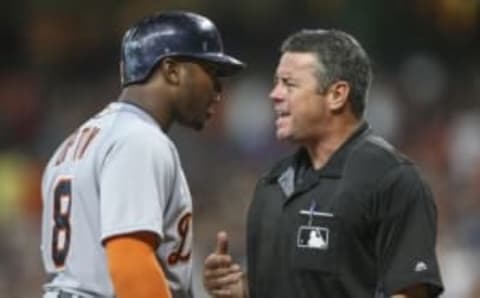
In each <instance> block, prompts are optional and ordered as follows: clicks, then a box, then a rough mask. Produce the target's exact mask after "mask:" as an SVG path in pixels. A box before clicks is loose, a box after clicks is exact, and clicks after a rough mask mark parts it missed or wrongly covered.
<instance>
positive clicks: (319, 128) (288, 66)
mask: <svg viewBox="0 0 480 298" xmlns="http://www.w3.org/2000/svg"><path fill="white" fill-rule="evenodd" d="M317 69H318V60H317V58H316V56H315V54H313V53H303V52H302V53H297V52H285V53H284V54H283V55H282V57H281V58H280V62H279V64H278V66H277V69H276V73H275V76H274V86H273V89H272V91H271V93H270V98H271V99H272V101H273V105H274V110H275V114H276V121H275V127H276V136H277V138H278V139H281V140H290V141H294V142H297V143H302V144H304V143H308V142H317V141H318V140H319V138H320V137H321V135H322V132H323V131H324V129H325V127H326V125H325V123H326V121H328V107H327V103H326V102H327V100H326V97H327V95H325V94H321V93H320V92H318V90H319V88H318V81H317V80H318V78H317V75H316V74H317Z"/></svg>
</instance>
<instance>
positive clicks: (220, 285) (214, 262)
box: [203, 231, 244, 298]
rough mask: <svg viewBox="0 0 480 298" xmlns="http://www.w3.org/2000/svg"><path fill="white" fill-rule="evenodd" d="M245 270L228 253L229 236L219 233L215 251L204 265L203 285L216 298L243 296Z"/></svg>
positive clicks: (240, 297)
mask: <svg viewBox="0 0 480 298" xmlns="http://www.w3.org/2000/svg"><path fill="white" fill-rule="evenodd" d="M242 277H243V272H242V271H241V270H240V266H239V265H238V264H236V263H233V260H232V257H231V256H230V255H229V254H228V236H227V233H225V232H223V231H222V232H219V233H218V234H217V245H216V248H215V251H214V252H213V253H211V254H210V255H209V256H208V257H207V258H206V259H205V264H204V266H203V285H204V287H205V289H206V290H207V292H208V294H210V295H211V296H212V297H214V298H243V297H244V285H243V280H242Z"/></svg>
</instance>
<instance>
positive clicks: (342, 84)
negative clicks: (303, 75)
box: [327, 81, 350, 111]
mask: <svg viewBox="0 0 480 298" xmlns="http://www.w3.org/2000/svg"><path fill="white" fill-rule="evenodd" d="M349 94H350V84H349V83H348V82H346V81H336V82H334V83H333V84H331V85H330V87H328V89H327V104H328V107H329V108H330V110H331V111H339V110H342V109H343V108H344V107H345V106H346V105H347V102H348V96H349Z"/></svg>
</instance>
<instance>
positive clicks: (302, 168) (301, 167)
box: [266, 121, 371, 183]
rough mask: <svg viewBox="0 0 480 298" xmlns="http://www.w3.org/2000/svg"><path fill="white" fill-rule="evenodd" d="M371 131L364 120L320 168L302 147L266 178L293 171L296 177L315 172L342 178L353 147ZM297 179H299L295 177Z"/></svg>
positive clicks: (274, 179)
mask: <svg viewBox="0 0 480 298" xmlns="http://www.w3.org/2000/svg"><path fill="white" fill-rule="evenodd" d="M370 133H371V128H370V125H369V124H368V123H367V122H366V121H362V123H361V124H360V126H359V127H358V128H357V129H356V130H355V131H354V132H353V133H352V135H351V136H350V137H349V138H348V139H347V141H345V142H344V143H343V144H342V145H341V146H340V148H339V149H337V151H335V153H333V155H332V156H331V157H330V159H329V160H328V162H327V163H326V164H325V165H324V166H323V167H322V168H321V169H319V170H314V169H313V167H312V164H311V160H310V156H309V155H308V152H307V150H306V149H305V148H303V147H301V148H300V149H298V150H297V152H296V153H295V154H293V155H292V156H290V157H289V158H287V159H285V160H283V161H282V162H280V163H279V164H277V166H276V167H274V168H273V169H272V171H271V172H270V174H268V175H267V176H266V180H267V181H268V182H270V183H271V182H274V181H277V180H278V179H281V176H284V175H291V174H289V173H292V172H293V173H294V176H296V177H299V176H304V175H306V176H312V175H311V174H313V176H314V177H316V178H317V179H318V178H321V177H329V178H340V177H341V176H342V173H343V166H344V164H345V161H346V160H347V158H348V156H349V154H350V152H351V151H352V149H353V147H354V146H355V144H357V143H358V141H360V140H361V139H364V137H365V136H366V135H368V134H370ZM292 170H293V171H292ZM314 177H312V178H314ZM295 180H297V179H296V178H295Z"/></svg>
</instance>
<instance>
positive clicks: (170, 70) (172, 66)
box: [160, 57, 181, 85]
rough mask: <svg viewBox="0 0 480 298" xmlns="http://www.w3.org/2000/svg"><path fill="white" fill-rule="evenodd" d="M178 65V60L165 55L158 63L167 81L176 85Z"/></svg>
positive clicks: (178, 72) (178, 81)
mask: <svg viewBox="0 0 480 298" xmlns="http://www.w3.org/2000/svg"><path fill="white" fill-rule="evenodd" d="M180 67H181V65H180V63H178V61H175V60H174V59H172V58H169V57H167V58H165V59H163V60H162V62H161V64H160V72H161V73H162V75H163V77H164V78H165V81H166V82H167V83H169V84H172V85H178V84H179V83H180Z"/></svg>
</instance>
